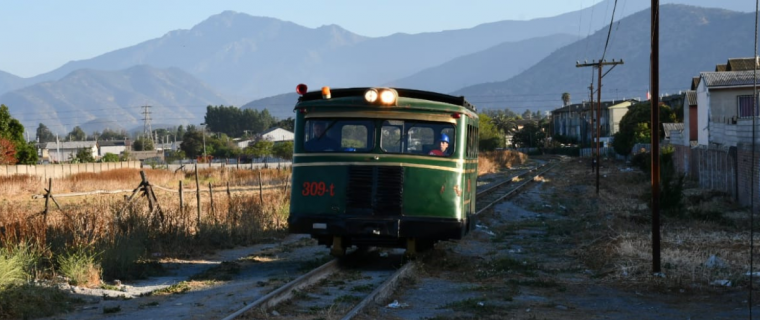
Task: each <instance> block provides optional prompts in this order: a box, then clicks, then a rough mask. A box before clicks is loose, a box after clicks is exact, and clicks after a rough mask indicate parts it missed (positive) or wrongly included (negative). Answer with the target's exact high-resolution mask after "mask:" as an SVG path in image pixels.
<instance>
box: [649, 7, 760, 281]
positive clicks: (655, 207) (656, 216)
mask: <svg viewBox="0 0 760 320" xmlns="http://www.w3.org/2000/svg"><path fill="white" fill-rule="evenodd" d="M651 46H652V53H651V55H650V57H651V59H652V61H651V70H652V71H651V73H650V74H651V77H652V78H651V80H650V81H651V85H652V109H651V112H652V115H651V117H652V152H651V154H652V172H651V175H652V272H653V273H659V272H660V271H661V270H660V101H659V100H660V1H659V0H652V43H651ZM753 143H754V141H753Z"/></svg>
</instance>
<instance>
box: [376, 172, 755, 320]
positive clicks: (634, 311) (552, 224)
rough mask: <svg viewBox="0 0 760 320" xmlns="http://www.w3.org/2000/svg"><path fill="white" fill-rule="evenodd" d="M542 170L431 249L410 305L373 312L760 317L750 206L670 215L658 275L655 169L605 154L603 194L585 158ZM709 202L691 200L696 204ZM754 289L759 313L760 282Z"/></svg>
mask: <svg viewBox="0 0 760 320" xmlns="http://www.w3.org/2000/svg"><path fill="white" fill-rule="evenodd" d="M540 180H541V182H540V183H537V184H535V185H533V186H532V187H530V188H529V189H528V190H526V191H525V192H523V193H522V194H520V195H519V196H517V197H515V198H513V199H511V200H510V201H508V202H504V203H501V204H499V205H497V206H495V208H494V209H493V211H492V212H490V213H488V214H486V216H484V217H483V219H482V221H481V222H480V225H479V228H478V231H476V232H475V233H473V234H471V235H470V236H468V237H467V238H466V239H465V240H464V241H460V242H448V243H441V244H439V245H438V246H437V247H436V250H435V251H434V252H433V253H432V254H431V255H430V256H428V257H426V258H424V259H423V260H422V261H419V263H420V269H421V272H420V275H419V276H418V277H417V278H415V279H411V280H409V281H408V282H407V283H406V284H405V286H404V287H403V288H402V289H401V290H398V291H397V293H396V295H395V296H394V297H393V299H392V300H395V301H396V302H397V305H398V306H395V307H394V306H389V305H387V304H386V305H383V306H378V307H376V308H374V309H373V310H370V311H369V312H368V314H366V315H364V316H363V317H362V319H438V320H442V319H749V318H750V316H749V315H750V310H749V306H748V305H749V304H748V302H747V301H748V299H749V289H748V285H749V281H748V278H749V277H747V276H746V275H745V273H746V272H747V270H748V268H749V264H748V263H747V262H748V261H749V248H748V238H744V237H745V236H746V235H747V229H748V228H745V227H744V226H745V225H746V224H744V221H743V220H742V219H741V218H740V219H738V220H736V221H734V222H736V223H735V224H725V223H724V224H716V223H711V222H709V221H707V222H705V221H690V220H693V219H689V218H679V219H676V218H663V244H662V248H663V249H662V265H663V266H664V267H663V270H662V271H663V272H662V273H661V274H657V275H655V274H653V273H652V262H651V261H652V258H651V257H652V255H651V240H649V239H651V238H650V236H649V235H650V234H651V224H650V223H649V222H647V221H644V222H641V221H639V220H642V219H643V220H646V215H647V214H649V215H651V211H649V209H648V208H647V207H646V202H642V200H641V199H642V196H641V195H642V194H644V195H646V193H645V192H646V189H647V188H648V187H649V183H648V181H646V180H647V179H646V175H645V174H644V173H642V172H641V171H640V170H638V169H630V168H628V167H627V166H626V164H625V163H622V162H612V161H607V162H604V163H603V168H602V171H601V172H600V194H599V195H598V196H597V195H596V183H595V182H596V181H595V175H593V174H591V168H590V166H589V165H588V163H586V162H584V161H579V160H578V159H577V158H575V159H574V160H569V161H568V160H566V161H565V162H564V163H562V164H560V165H559V167H557V168H555V169H554V170H552V171H551V172H550V173H548V174H546V175H545V176H544V177H543V179H540ZM685 193H686V194H692V195H694V194H710V192H709V191H706V190H687V192H685ZM692 198H693V197H692ZM710 201H712V202H715V201H717V200H710ZM710 201H706V202H710ZM721 201H725V199H723V198H721ZM687 202H688V200H687ZM697 205H698V204H695V203H691V204H688V206H689V208H690V209H689V212H692V209H691V208H692V207H694V206H697ZM705 205H707V204H701V205H700V208H701V207H704V206H705ZM685 206H686V205H685ZM720 208H722V209H721V210H723V213H724V215H725V216H726V217H729V218H727V219H730V216H731V214H732V213H733V214H735V213H736V212H733V211H732V210H733V209H734V208H735V206H732V205H731V204H730V203H729V204H726V203H721V204H720ZM700 212H701V211H700ZM631 221H633V222H631ZM677 226H681V227H680V228H684V229H686V230H688V232H683V233H682V232H681V231H679V230H680V229H679V227H677ZM684 233H686V234H689V235H690V237H691V238H687V237H684ZM716 233H718V234H722V235H723V236H722V237H716V236H715V235H714V234H716ZM726 238H733V240H728V241H727V240H726ZM641 239H644V241H641ZM724 242H728V243H724ZM692 243H699V244H700V245H701V247H699V246H697V245H694V246H692ZM679 244H680V247H679ZM674 247H676V248H674ZM727 248H733V249H730V250H732V251H730V250H729V249H727ZM705 252H712V253H718V256H719V258H717V261H719V263H721V264H722V265H721V266H720V267H712V266H710V265H709V264H710V259H709V255H705ZM713 261H716V260H715V258H713ZM679 268H680V269H689V268H690V269H689V270H686V271H683V270H680V269H679ZM722 279H727V280H728V281H731V282H732V284H731V286H725V284H726V282H723V280H722ZM716 281H717V283H716ZM720 284H724V285H720ZM759 286H760V284H758V283H757V282H756V283H755V285H754V288H757V287H759ZM752 296H753V301H754V303H753V307H752V309H753V310H752V313H753V314H754V315H755V316H757V315H758V314H760V308H758V301H760V300H758V296H760V292H757V290H756V289H755V290H754V292H753V295H752ZM399 306H400V307H399Z"/></svg>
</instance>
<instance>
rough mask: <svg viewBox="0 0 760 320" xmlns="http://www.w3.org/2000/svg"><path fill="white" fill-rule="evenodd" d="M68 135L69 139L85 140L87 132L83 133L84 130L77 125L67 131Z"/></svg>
mask: <svg viewBox="0 0 760 320" xmlns="http://www.w3.org/2000/svg"><path fill="white" fill-rule="evenodd" d="M68 137H69V139H70V140H71V141H85V140H87V134H86V133H84V130H82V128H80V127H79V126H76V127H74V129H72V130H71V132H69V134H68Z"/></svg>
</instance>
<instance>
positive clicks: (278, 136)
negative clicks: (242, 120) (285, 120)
mask: <svg viewBox="0 0 760 320" xmlns="http://www.w3.org/2000/svg"><path fill="white" fill-rule="evenodd" d="M261 138H263V139H266V140H269V141H272V142H274V143H278V142H284V141H293V138H294V134H293V132H290V131H288V130H285V129H283V128H278V127H274V128H269V129H268V130H266V131H264V132H262V133H261Z"/></svg>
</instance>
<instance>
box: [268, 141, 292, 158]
mask: <svg viewBox="0 0 760 320" xmlns="http://www.w3.org/2000/svg"><path fill="white" fill-rule="evenodd" d="M272 154H273V155H274V156H275V157H278V158H280V159H285V160H291V159H293V141H285V142H281V143H278V144H275V145H274V147H273V148H272Z"/></svg>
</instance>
